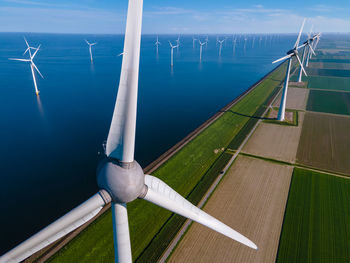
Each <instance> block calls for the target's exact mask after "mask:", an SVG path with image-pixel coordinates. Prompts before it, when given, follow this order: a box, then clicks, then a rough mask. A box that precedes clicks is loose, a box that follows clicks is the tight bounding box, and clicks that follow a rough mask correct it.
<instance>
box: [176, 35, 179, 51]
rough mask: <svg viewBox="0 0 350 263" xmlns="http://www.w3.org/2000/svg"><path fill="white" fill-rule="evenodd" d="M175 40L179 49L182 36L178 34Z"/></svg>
mask: <svg viewBox="0 0 350 263" xmlns="http://www.w3.org/2000/svg"><path fill="white" fill-rule="evenodd" d="M175 41H176V47H177V50H179V46H180V36H178V37H177V39H176V40H175Z"/></svg>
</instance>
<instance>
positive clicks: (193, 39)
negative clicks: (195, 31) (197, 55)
mask: <svg viewBox="0 0 350 263" xmlns="http://www.w3.org/2000/svg"><path fill="white" fill-rule="evenodd" d="M196 40H198V39H197V38H194V37H192V46H193V48H194V42H195V41H196Z"/></svg>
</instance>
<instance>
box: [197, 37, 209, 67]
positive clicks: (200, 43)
mask: <svg viewBox="0 0 350 263" xmlns="http://www.w3.org/2000/svg"><path fill="white" fill-rule="evenodd" d="M198 41H199V61H200V62H201V61H202V49H203V46H204V45H205V44H206V43H207V42H203V43H202V42H201V40H200V39H198Z"/></svg>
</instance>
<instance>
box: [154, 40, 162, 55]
mask: <svg viewBox="0 0 350 263" xmlns="http://www.w3.org/2000/svg"><path fill="white" fill-rule="evenodd" d="M154 44H155V45H156V47H157V54H158V46H159V45H161V44H162V43H160V42H159V39H158V36H157V41H156V43H154Z"/></svg>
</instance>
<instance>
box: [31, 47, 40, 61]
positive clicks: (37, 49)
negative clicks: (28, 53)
mask: <svg viewBox="0 0 350 263" xmlns="http://www.w3.org/2000/svg"><path fill="white" fill-rule="evenodd" d="M40 47H41V44H40V45H39V46H38V47H37V48H36V50H35V52H34V54H33V55H32V57H31V58H32V59H33V58H34V57H35V55H36V53H37V52H38V51H39V49H40Z"/></svg>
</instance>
